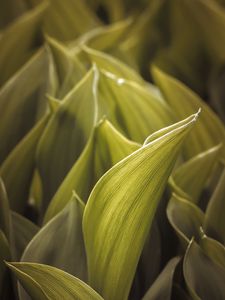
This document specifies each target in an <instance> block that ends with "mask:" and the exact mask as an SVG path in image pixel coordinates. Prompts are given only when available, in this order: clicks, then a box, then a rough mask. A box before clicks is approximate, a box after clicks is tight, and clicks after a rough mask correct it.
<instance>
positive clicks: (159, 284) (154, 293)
mask: <svg viewBox="0 0 225 300" xmlns="http://www.w3.org/2000/svg"><path fill="white" fill-rule="evenodd" d="M179 261H180V257H174V258H172V259H171V260H170V261H169V262H168V263H167V265H166V266H165V268H164V269H163V270H162V272H161V273H160V274H159V276H158V277H157V279H156V280H155V282H154V283H153V285H152V286H151V287H150V288H149V290H148V291H147V293H146V294H145V296H144V297H143V299H142V300H170V299H171V296H172V287H173V277H174V273H175V270H176V267H177V265H178V263H179Z"/></svg>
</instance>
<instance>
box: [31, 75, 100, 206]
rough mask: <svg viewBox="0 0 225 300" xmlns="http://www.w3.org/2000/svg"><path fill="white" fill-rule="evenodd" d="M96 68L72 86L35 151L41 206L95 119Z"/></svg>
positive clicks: (79, 151)
mask: <svg viewBox="0 0 225 300" xmlns="http://www.w3.org/2000/svg"><path fill="white" fill-rule="evenodd" d="M97 81H98V71H97V69H91V70H90V71H89V72H88V73H87V75H86V76H85V77H84V78H83V79H82V80H81V81H80V82H79V83H78V84H77V85H76V86H75V87H74V89H72V90H71V91H70V92H69V93H68V94H67V95H66V97H65V98H64V99H63V101H62V103H61V104H60V106H59V107H58V109H57V111H56V112H55V114H53V116H52V118H51V119H50V121H49V124H48V126H47V127H46V129H45V131H44V133H43V136H42V138H41V140H40V143H39V146H38V151H37V166H38V170H39V173H40V176H41V179H42V183H43V203H42V204H43V208H46V206H47V204H48V201H49V200H50V199H51V198H52V196H53V195H54V193H55V192H56V190H57V188H58V187H59V185H60V183H61V182H62V180H63V179H64V177H65V176H66V174H67V173H68V171H69V170H70V168H71V167H72V165H73V164H74V163H75V161H76V160H77V158H78V157H79V155H80V154H81V152H82V150H83V149H84V147H85V145H86V143H87V141H88V139H89V136H90V134H91V132H92V130H93V127H94V125H95V123H96V121H97V115H96V114H97V107H96V104H97V99H96V85H97Z"/></svg>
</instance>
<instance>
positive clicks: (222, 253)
mask: <svg viewBox="0 0 225 300" xmlns="http://www.w3.org/2000/svg"><path fill="white" fill-rule="evenodd" d="M200 246H201V247H202V249H203V250H204V252H205V253H206V254H207V255H208V256H209V257H210V258H211V260H212V261H214V262H215V263H217V264H219V265H220V266H221V267H223V268H224V269H225V247H224V246H223V245H222V244H221V243H220V242H218V241H216V240H214V239H211V238H210V237H208V236H207V235H205V234H204V235H203V237H202V239H201V241H200Z"/></svg>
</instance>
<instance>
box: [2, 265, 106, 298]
mask: <svg viewBox="0 0 225 300" xmlns="http://www.w3.org/2000/svg"><path fill="white" fill-rule="evenodd" d="M7 265H8V267H9V268H10V269H11V270H12V271H13V273H14V274H15V275H16V277H17V278H18V279H19V281H20V283H21V284H22V285H23V287H24V288H25V290H26V291H27V292H28V293H29V295H30V296H31V297H32V299H33V300H59V299H67V300H74V299H77V300H87V299H90V300H103V299H102V297H101V296H99V295H98V294H97V293H96V292H95V291H94V290H93V289H91V288H90V287H89V286H88V285H87V284H85V283H84V282H83V281H81V280H79V279H78V278H76V277H74V276H72V275H70V274H68V273H66V272H64V271H62V270H60V269H57V268H54V267H50V266H47V265H42V264H35V263H8V264H7Z"/></svg>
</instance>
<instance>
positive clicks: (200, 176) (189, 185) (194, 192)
mask: <svg viewBox="0 0 225 300" xmlns="http://www.w3.org/2000/svg"><path fill="white" fill-rule="evenodd" d="M220 151H221V145H219V146H215V147H213V148H210V149H209V150H207V151H204V152H202V153H200V154H198V155H196V156H194V157H193V158H191V159H189V160H188V161H186V162H185V163H184V164H182V165H181V166H179V167H178V168H177V169H176V170H175V171H174V172H173V174H172V176H171V177H170V179H169V183H170V186H171V189H172V191H174V192H175V193H176V194H177V195H179V196H181V197H184V198H186V199H189V200H190V201H192V202H194V203H197V202H198V201H199V198H200V195H201V193H202V191H203V189H204V187H205V185H206V183H207V181H208V180H209V179H210V176H211V175H212V173H213V170H214V168H215V165H216V163H218V161H219V158H220Z"/></svg>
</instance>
